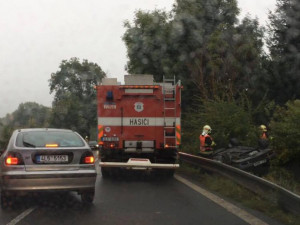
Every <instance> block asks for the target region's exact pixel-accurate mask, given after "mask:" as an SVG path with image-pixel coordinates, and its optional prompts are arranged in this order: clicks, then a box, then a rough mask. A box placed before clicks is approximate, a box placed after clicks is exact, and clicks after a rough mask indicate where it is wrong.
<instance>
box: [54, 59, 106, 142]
mask: <svg viewBox="0 0 300 225" xmlns="http://www.w3.org/2000/svg"><path fill="white" fill-rule="evenodd" d="M105 76H106V75H105V73H104V72H103V71H102V69H101V68H100V67H99V66H98V65H97V64H96V63H92V62H88V61H87V60H83V61H82V62H80V61H79V59H78V58H71V59H70V60H69V61H67V60H63V61H62V62H61V64H60V66H59V71H57V72H56V73H52V74H51V79H50V80H49V86H50V93H53V92H54V101H53V103H52V108H53V109H52V116H51V124H50V125H51V126H52V127H56V128H68V129H73V130H76V131H77V132H79V133H80V134H81V135H83V136H86V135H87V136H90V135H91V132H92V134H93V131H94V130H96V127H97V116H96V115H97V102H96V90H95V88H94V87H95V86H96V85H97V84H99V83H100V81H101V79H102V78H103V77H105Z"/></svg>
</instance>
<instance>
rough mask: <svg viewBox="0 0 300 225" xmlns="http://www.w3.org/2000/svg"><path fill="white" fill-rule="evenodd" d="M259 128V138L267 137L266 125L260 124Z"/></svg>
mask: <svg viewBox="0 0 300 225" xmlns="http://www.w3.org/2000/svg"><path fill="white" fill-rule="evenodd" d="M259 128H260V131H261V136H260V138H261V139H268V133H267V132H268V130H267V127H266V126H265V125H263V124H262V125H260V126H259Z"/></svg>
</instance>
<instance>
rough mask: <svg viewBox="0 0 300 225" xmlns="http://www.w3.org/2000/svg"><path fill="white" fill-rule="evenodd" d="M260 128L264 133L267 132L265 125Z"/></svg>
mask: <svg viewBox="0 0 300 225" xmlns="http://www.w3.org/2000/svg"><path fill="white" fill-rule="evenodd" d="M259 128H260V129H261V131H262V132H267V127H266V126H265V125H263V124H262V125H260V126H259Z"/></svg>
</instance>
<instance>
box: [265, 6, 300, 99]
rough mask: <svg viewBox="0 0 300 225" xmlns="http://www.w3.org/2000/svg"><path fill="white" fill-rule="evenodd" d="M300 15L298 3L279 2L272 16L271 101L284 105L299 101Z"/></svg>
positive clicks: (270, 35) (269, 40) (270, 34)
mask: <svg viewBox="0 0 300 225" xmlns="http://www.w3.org/2000/svg"><path fill="white" fill-rule="evenodd" d="M299 11H300V1H299V0H277V8H276V9H275V11H274V12H272V13H270V15H269V19H270V25H269V39H268V46H269V49H270V53H271V57H272V66H271V67H270V74H271V76H270V78H269V79H268V84H269V86H270V98H273V99H274V100H275V101H276V102H277V103H279V104H281V105H283V104H284V103H285V102H287V101H288V100H291V99H297V98H299V97H300V56H299V53H300V45H299V40H300V13H299Z"/></svg>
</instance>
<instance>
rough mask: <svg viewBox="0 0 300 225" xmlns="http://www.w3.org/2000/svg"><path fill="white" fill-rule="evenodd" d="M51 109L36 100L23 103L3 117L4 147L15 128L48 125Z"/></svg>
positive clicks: (0, 141)
mask: <svg viewBox="0 0 300 225" xmlns="http://www.w3.org/2000/svg"><path fill="white" fill-rule="evenodd" d="M50 114H51V109H50V108H49V107H45V106H43V105H40V104H38V103H35V102H26V103H21V104H20V105H19V106H18V109H17V110H15V111H14V112H13V113H10V114H7V115H6V117H4V118H2V120H1V121H2V126H1V129H0V145H1V146H2V147H4V146H5V145H6V144H7V143H8V140H9V138H10V136H11V134H12V132H13V130H15V129H19V128H35V127H48V126H49V119H50Z"/></svg>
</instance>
